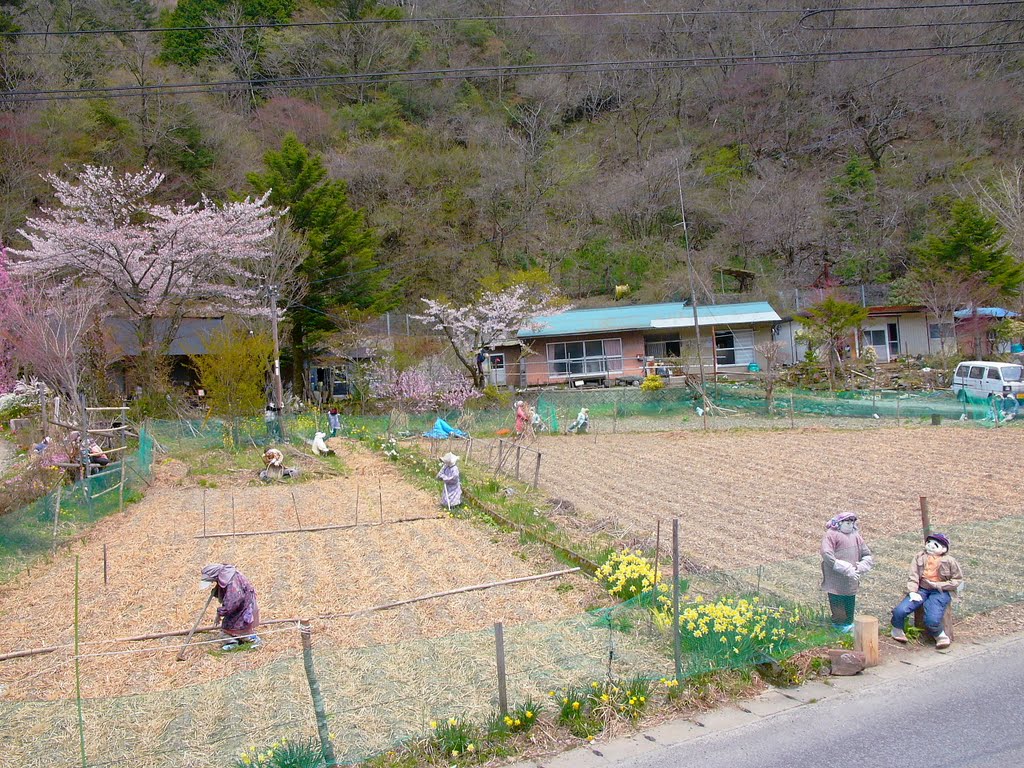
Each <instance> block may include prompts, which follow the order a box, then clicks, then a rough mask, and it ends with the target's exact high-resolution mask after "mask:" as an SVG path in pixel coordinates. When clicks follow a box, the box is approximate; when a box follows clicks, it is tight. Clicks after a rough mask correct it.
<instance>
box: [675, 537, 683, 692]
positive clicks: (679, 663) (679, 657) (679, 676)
mask: <svg viewBox="0 0 1024 768" xmlns="http://www.w3.org/2000/svg"><path fill="white" fill-rule="evenodd" d="M672 656H673V658H674V659H675V663H676V680H678V681H679V682H680V683H681V682H682V680H683V647H682V638H681V636H680V634H679V518H678V517H676V518H673V519H672Z"/></svg>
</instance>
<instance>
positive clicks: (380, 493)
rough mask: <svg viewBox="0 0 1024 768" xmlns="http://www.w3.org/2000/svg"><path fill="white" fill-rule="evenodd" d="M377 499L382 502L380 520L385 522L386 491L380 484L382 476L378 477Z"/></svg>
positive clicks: (382, 522)
mask: <svg viewBox="0 0 1024 768" xmlns="http://www.w3.org/2000/svg"><path fill="white" fill-rule="evenodd" d="M377 501H379V502H380V522H381V525H383V524H384V491H383V490H382V489H381V486H380V478H379V477H378V478H377Z"/></svg>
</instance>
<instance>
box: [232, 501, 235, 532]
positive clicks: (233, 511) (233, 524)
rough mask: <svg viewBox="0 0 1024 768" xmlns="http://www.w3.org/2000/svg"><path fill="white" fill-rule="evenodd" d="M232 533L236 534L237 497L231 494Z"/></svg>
mask: <svg viewBox="0 0 1024 768" xmlns="http://www.w3.org/2000/svg"><path fill="white" fill-rule="evenodd" d="M231 533H232V535H234V533H235V495H234V494H231Z"/></svg>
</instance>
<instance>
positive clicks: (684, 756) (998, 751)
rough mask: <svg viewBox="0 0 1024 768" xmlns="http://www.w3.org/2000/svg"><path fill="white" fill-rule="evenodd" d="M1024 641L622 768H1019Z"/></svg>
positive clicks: (1023, 741)
mask: <svg viewBox="0 0 1024 768" xmlns="http://www.w3.org/2000/svg"><path fill="white" fill-rule="evenodd" d="M1022 764H1024V638H1022V639H1020V640H1015V641H1013V642H1010V643H1008V644H1006V645H1002V646H1000V647H998V648H994V649H992V650H990V651H984V652H982V653H978V654H975V655H972V656H969V657H966V658H964V659H962V660H955V661H954V660H951V661H950V663H948V664H943V665H942V666H940V667H936V668H934V669H927V670H921V671H920V672H918V673H917V674H915V675H913V676H911V677H907V678H904V679H901V680H896V681H893V682H891V683H886V684H883V685H879V686H876V687H874V688H871V689H869V690H867V691H863V692H861V693H858V694H855V695H849V696H839V697H835V698H829V699H825V700H824V701H820V702H817V703H815V704H812V705H810V706H805V707H800V708H798V709H793V710H790V711H788V712H785V713H783V714H780V715H777V716H775V717H771V718H768V719H765V720H761V721H758V722H755V723H751V724H750V725H747V726H742V727H740V728H735V729H732V730H729V731H724V732H720V733H715V734H711V735H708V736H706V737H704V738H699V739H695V740H692V741H689V742H685V743H683V744H680V745H678V746H676V747H670V748H668V749H665V750H659V751H658V752H652V753H649V754H646V755H642V756H639V757H635V758H630V759H628V760H623V761H619V762H616V763H614V765H615V766H619V767H621V768H676V766H680V767H681V766H687V768H689V767H690V766H700V768H832V767H833V766H834V767H835V768H860V767H862V766H882V768H888V767H889V766H896V767H902V766H929V767H931V766H941V767H942V768H997V767H998V768H1012V766H1019V765H1022Z"/></svg>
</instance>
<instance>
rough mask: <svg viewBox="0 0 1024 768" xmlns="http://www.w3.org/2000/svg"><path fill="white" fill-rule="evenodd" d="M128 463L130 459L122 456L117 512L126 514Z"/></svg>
mask: <svg viewBox="0 0 1024 768" xmlns="http://www.w3.org/2000/svg"><path fill="white" fill-rule="evenodd" d="M126 461H128V457H127V456H122V457H121V481H120V482H119V483H118V485H117V487H118V489H119V490H118V493H117V511H118V513H123V512H124V463H125V462H126Z"/></svg>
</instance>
